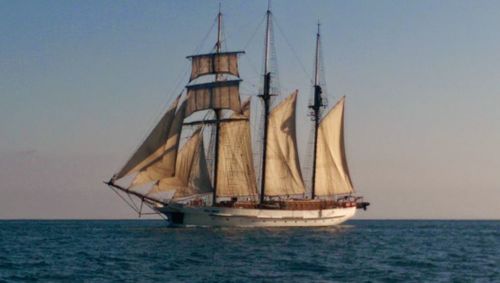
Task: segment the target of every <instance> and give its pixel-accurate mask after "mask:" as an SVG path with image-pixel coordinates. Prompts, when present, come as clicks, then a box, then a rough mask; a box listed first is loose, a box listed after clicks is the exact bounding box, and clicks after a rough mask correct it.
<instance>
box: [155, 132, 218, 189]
mask: <svg viewBox="0 0 500 283" xmlns="http://www.w3.org/2000/svg"><path fill="white" fill-rule="evenodd" d="M174 190H175V194H174V198H180V197H186V196H190V195H195V194H201V193H208V192H211V191H212V186H211V183H210V178H209V173H208V169H207V163H206V159H205V151H204V146H203V134H202V131H201V128H198V129H197V130H196V131H195V132H194V133H193V135H192V136H191V137H190V138H189V140H188V141H187V142H186V143H185V144H184V146H183V147H182V149H181V150H180V151H179V154H178V157H177V163H176V170H175V175H174V176H173V177H168V178H163V179H161V180H159V181H158V182H157V183H156V184H155V186H154V187H153V188H152V189H151V191H150V192H149V193H148V194H154V193H159V192H168V191H174Z"/></svg>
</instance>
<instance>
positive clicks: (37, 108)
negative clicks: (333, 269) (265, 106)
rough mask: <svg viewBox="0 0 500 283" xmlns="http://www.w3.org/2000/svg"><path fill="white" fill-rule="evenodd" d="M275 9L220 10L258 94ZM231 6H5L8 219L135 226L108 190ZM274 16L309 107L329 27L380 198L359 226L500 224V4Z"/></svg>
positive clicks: (1, 28) (284, 66) (371, 191)
mask: <svg viewBox="0 0 500 283" xmlns="http://www.w3.org/2000/svg"><path fill="white" fill-rule="evenodd" d="M266 6H267V1H222V9H223V13H224V14H225V15H224V16H225V17H224V24H225V35H226V39H227V42H226V45H227V47H228V48H229V49H232V50H239V49H245V50H246V51H247V53H246V54H245V55H244V56H243V57H242V61H241V74H242V78H243V79H244V80H245V82H244V85H243V87H242V91H243V93H245V94H254V93H255V92H256V88H255V85H256V84H258V83H259V75H260V74H259V71H260V70H261V62H262V50H263V37H264V34H263V32H264V26H263V24H262V21H263V17H264V13H265V10H266ZM217 9H218V1H201V0H200V1H101V0H99V1H0V218H66V217H68V218H126V217H132V216H134V214H133V213H132V212H131V211H130V210H129V209H128V207H127V206H126V205H124V204H123V203H122V202H121V200H120V199H119V198H117V197H116V196H115V195H114V194H113V193H112V192H111V191H110V190H108V189H107V188H106V187H105V186H104V185H103V184H102V183H101V181H102V180H106V179H108V178H109V176H111V175H112V174H113V173H115V172H116V170H117V169H118V168H119V167H120V166H121V165H122V163H123V162H125V161H126V159H127V158H128V157H129V156H130V154H131V153H132V150H133V149H134V148H135V147H136V146H137V145H138V144H139V143H140V141H141V139H142V138H143V137H144V136H145V134H146V133H147V130H148V129H150V128H151V127H152V126H154V123H155V121H156V120H157V119H158V118H159V116H160V115H161V114H162V113H163V111H165V107H166V105H167V103H168V102H169V101H170V99H171V98H172V97H173V96H174V95H176V94H178V93H179V92H180V90H181V89H182V87H183V86H184V84H185V83H186V82H187V79H188V78H187V73H186V72H187V71H188V67H189V66H188V61H187V60H186V59H185V56H187V55H190V54H192V53H193V52H194V51H195V50H196V49H197V46H199V45H200V43H201V42H202V41H203V38H204V37H205V35H206V34H207V32H208V31H209V29H210V26H211V24H212V23H213V21H214V18H215V16H216V13H217ZM272 9H273V14H274V16H275V24H277V25H275V37H276V47H277V58H278V64H279V75H280V84H281V87H282V92H283V93H286V92H289V91H291V90H293V89H299V91H300V92H301V95H300V99H301V101H302V102H305V101H307V99H308V96H309V95H310V93H311V84H310V80H311V74H312V62H313V52H314V37H315V30H316V22H317V20H318V19H320V20H321V22H322V35H323V52H324V54H323V57H324V64H325V66H326V75H325V77H326V81H327V85H328V94H329V96H330V104H331V105H332V104H333V103H334V101H335V100H336V99H338V98H339V97H340V96H342V95H346V96H347V102H346V103H347V104H346V107H347V108H346V115H347V117H346V139H347V141H346V143H347V153H348V161H349V164H350V171H351V173H352V178H353V182H354V185H355V187H356V189H357V191H358V192H359V193H360V194H362V195H364V196H365V197H366V199H367V200H368V201H370V202H372V206H370V208H369V210H368V211H367V212H362V213H360V214H359V215H360V216H359V217H360V218H496V219H499V218H500V205H499V203H500V111H499V109H500V31H499V27H500V2H498V1H457V0H453V1H396V0H394V1H368V0H367V1H331V0H325V1H290V0H286V1H285V0H281V1H279V0H275V1H273V3H272ZM210 36H212V37H210V38H209V39H207V40H206V41H205V43H206V44H204V45H201V48H199V50H200V51H208V49H209V47H211V45H212V44H213V43H214V40H213V34H211V35H210ZM290 46H292V47H290ZM301 111H302V112H301V113H302V114H303V112H304V111H303V110H301ZM304 121H306V118H305V117H304V116H302V117H301V118H300V123H301V127H302V128H305V125H306V124H305V123H304ZM303 132H307V130H305V131H301V138H300V139H299V141H300V142H301V147H304V144H306V142H307V138H305V137H306V136H307V135H304V134H303Z"/></svg>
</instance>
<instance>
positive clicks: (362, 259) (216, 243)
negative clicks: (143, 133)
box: [0, 220, 500, 282]
mask: <svg viewBox="0 0 500 283" xmlns="http://www.w3.org/2000/svg"><path fill="white" fill-rule="evenodd" d="M18 281H21V282H27V281H39V282H500V221H361V220H359V221H350V222H348V223H346V224H345V225H342V226H339V227H332V228H308V229H305V228H292V229H290V228H287V229H283V228H275V229H222V228H167V227H165V222H163V221H160V220H159V221H155V220H147V221H140V220H137V221H0V282H18Z"/></svg>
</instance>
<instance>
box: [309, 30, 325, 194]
mask: <svg viewBox="0 0 500 283" xmlns="http://www.w3.org/2000/svg"><path fill="white" fill-rule="evenodd" d="M319 27H320V23H319V22H318V32H317V33H316V53H315V56H314V97H313V104H312V105H309V108H310V109H312V112H313V113H312V117H313V121H314V150H313V172H312V184H311V198H312V199H314V198H315V196H316V192H315V190H316V159H317V151H318V128H319V122H320V119H321V107H323V106H325V105H324V104H323V99H322V97H321V93H322V89H321V86H320V85H319V60H320V54H319V53H320V33H319Z"/></svg>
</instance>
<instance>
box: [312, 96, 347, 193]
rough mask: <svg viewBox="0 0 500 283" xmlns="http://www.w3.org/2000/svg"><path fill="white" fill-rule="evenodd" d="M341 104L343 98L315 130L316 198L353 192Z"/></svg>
mask: <svg viewBox="0 0 500 283" xmlns="http://www.w3.org/2000/svg"><path fill="white" fill-rule="evenodd" d="M344 101H345V97H342V99H340V101H339V102H337V104H336V105H335V106H334V107H333V108H332V109H331V110H330V111H329V112H328V114H326V116H325V117H324V118H323V119H322V121H321V123H320V125H319V128H318V149H317V155H316V158H317V159H316V184H315V185H316V186H315V187H316V194H317V195H319V196H327V195H334V194H349V193H352V192H354V188H353V186H352V182H351V177H350V176H349V169H348V167H347V160H346V154H345V148H344Z"/></svg>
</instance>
